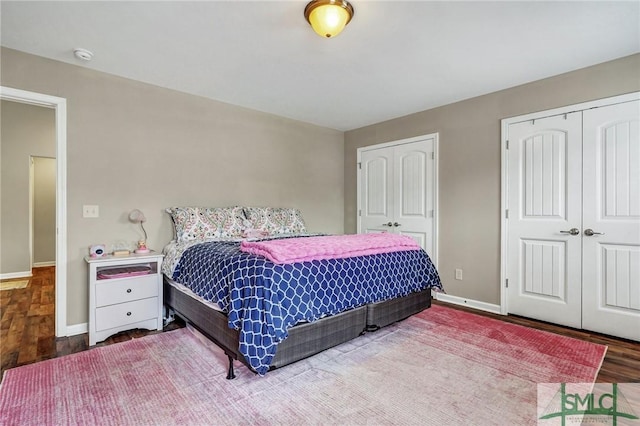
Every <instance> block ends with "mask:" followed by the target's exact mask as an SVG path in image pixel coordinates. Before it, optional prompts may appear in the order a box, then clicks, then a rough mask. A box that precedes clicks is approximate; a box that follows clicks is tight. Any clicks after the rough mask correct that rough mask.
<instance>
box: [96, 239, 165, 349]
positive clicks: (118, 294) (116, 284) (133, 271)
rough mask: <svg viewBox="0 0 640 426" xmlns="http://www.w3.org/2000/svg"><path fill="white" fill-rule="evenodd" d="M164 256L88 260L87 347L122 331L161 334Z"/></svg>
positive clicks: (130, 256) (112, 257) (138, 255)
mask: <svg viewBox="0 0 640 426" xmlns="http://www.w3.org/2000/svg"><path fill="white" fill-rule="evenodd" d="M163 257H164V255H162V254H160V253H157V252H153V251H152V252H150V253H147V254H130V255H128V256H111V255H108V256H104V257H89V256H86V257H85V258H84V260H85V261H86V262H87V263H88V264H89V346H93V345H95V344H96V342H101V341H103V340H105V339H106V338H107V337H109V336H111V335H112V334H115V333H117V332H119V331H123V330H131V329H134V328H145V329H148V330H162V325H163V324H162V273H161V271H160V265H161V264H162V258H163Z"/></svg>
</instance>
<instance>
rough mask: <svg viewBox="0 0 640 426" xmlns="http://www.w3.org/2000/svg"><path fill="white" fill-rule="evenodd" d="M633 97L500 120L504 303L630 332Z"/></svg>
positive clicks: (637, 130)
mask: <svg viewBox="0 0 640 426" xmlns="http://www.w3.org/2000/svg"><path fill="white" fill-rule="evenodd" d="M639 120H640V101H638V100H634V101H629V102H623V103H619V104H613V105H606V106H601V107H597V108H591V109H587V110H584V111H576V112H571V113H567V114H561V115H556V116H551V117H545V118H541V119H536V120H527V121H523V122H519V123H513V124H510V125H509V127H508V149H507V156H508V204H507V206H508V211H507V214H508V219H507V245H508V247H507V251H506V256H507V259H508V261H507V278H508V287H507V308H508V312H509V313H512V314H518V315H523V316H527V317H531V318H536V319H540V320H544V321H549V322H553V323H557V324H562V325H567V326H570V327H575V328H583V329H587V330H592V331H597V332H602V333H606V334H610V335H615V336H620V337H624V338H628V339H633V340H640V122H639Z"/></svg>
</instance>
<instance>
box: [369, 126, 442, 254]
mask: <svg viewBox="0 0 640 426" xmlns="http://www.w3.org/2000/svg"><path fill="white" fill-rule="evenodd" d="M416 139H417V140H415V139H412V140H411V141H410V142H406V141H398V142H397V143H391V144H383V145H382V146H379V147H376V146H373V147H367V148H361V149H360V150H359V152H358V154H359V172H360V179H359V188H358V193H359V195H358V196H359V227H358V232H359V233H367V232H393V233H398V234H403V235H407V236H410V237H412V238H413V239H415V240H416V241H417V242H418V244H419V245H420V246H421V247H422V248H423V249H425V251H426V252H427V254H429V256H430V257H431V258H432V260H433V261H434V262H435V261H436V259H435V246H436V236H435V233H436V229H435V228H436V221H435V202H436V196H435V194H436V168H435V155H434V150H435V144H436V139H437V135H428V136H424V137H422V138H416Z"/></svg>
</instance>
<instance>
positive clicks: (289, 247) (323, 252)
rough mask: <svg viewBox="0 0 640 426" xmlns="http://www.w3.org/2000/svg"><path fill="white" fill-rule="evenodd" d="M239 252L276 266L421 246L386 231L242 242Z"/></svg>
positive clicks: (407, 238)
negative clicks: (250, 254) (265, 259)
mask: <svg viewBox="0 0 640 426" xmlns="http://www.w3.org/2000/svg"><path fill="white" fill-rule="evenodd" d="M240 249H241V250H242V251H244V252H246V253H253V254H258V255H262V256H265V257H266V258H267V259H269V260H270V261H272V262H273V263H296V262H307V261H311V260H323V259H343V258H345V257H355V256H365V255H370V254H380V253H390V252H394V251H408V250H419V249H420V246H419V245H418V243H416V242H415V240H414V239H413V238H411V237H407V236H404V235H397V234H389V233H386V232H385V233H372V234H356V235H329V236H321V237H303V238H285V239H281V240H270V241H243V242H242V243H241V244H240Z"/></svg>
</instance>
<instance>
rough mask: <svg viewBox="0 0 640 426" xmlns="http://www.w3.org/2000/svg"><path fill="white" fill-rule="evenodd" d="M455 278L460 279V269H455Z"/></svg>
mask: <svg viewBox="0 0 640 426" xmlns="http://www.w3.org/2000/svg"><path fill="white" fill-rule="evenodd" d="M456 280H460V281H462V269H456Z"/></svg>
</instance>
